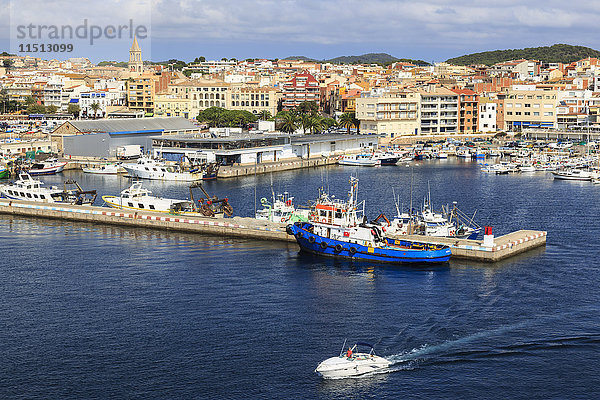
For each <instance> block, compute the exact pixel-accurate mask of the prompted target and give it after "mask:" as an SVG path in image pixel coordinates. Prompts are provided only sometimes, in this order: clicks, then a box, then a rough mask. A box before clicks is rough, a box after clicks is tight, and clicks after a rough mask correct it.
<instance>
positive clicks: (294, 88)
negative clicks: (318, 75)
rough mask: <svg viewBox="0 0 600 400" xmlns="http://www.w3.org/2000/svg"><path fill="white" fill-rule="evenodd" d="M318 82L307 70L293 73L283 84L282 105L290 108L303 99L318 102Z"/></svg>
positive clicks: (287, 108)
mask: <svg viewBox="0 0 600 400" xmlns="http://www.w3.org/2000/svg"><path fill="white" fill-rule="evenodd" d="M319 95H320V90H319V82H318V81H317V80H316V79H315V77H314V76H312V75H311V74H310V73H308V72H307V71H303V72H301V73H296V74H294V77H293V78H292V79H291V80H289V81H287V82H285V83H284V84H283V91H282V101H283V103H282V107H283V110H291V109H293V108H294V107H296V106H298V105H300V104H301V103H303V102H305V101H316V102H317V103H318V102H319Z"/></svg>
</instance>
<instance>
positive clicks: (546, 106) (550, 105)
mask: <svg viewBox="0 0 600 400" xmlns="http://www.w3.org/2000/svg"><path fill="white" fill-rule="evenodd" d="M544 108H554V107H553V106H552V104H544Z"/></svg>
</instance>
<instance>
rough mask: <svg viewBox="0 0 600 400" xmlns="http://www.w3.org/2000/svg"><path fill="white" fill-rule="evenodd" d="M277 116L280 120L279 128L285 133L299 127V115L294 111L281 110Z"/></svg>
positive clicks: (292, 131)
mask: <svg viewBox="0 0 600 400" xmlns="http://www.w3.org/2000/svg"><path fill="white" fill-rule="evenodd" d="M276 118H277V119H278V120H279V130H280V131H281V132H284V133H294V132H295V131H296V128H298V117H296V115H295V114H294V113H292V112H289V111H281V112H280V113H278V114H277V116H276Z"/></svg>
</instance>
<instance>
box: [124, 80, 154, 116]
mask: <svg viewBox="0 0 600 400" xmlns="http://www.w3.org/2000/svg"><path fill="white" fill-rule="evenodd" d="M127 105H128V107H129V108H130V109H131V110H133V111H143V112H144V114H146V115H152V114H153V113H154V80H153V79H152V78H151V77H148V76H141V77H138V78H133V79H131V80H129V81H127Z"/></svg>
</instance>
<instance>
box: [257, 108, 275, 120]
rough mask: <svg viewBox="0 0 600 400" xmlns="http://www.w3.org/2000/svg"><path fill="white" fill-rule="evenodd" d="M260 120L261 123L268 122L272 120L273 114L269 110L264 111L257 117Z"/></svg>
mask: <svg viewBox="0 0 600 400" xmlns="http://www.w3.org/2000/svg"><path fill="white" fill-rule="evenodd" d="M256 116H257V117H258V119H260V120H261V121H266V120H268V119H271V118H272V117H273V116H272V115H271V112H270V111H269V110H262V111H261V112H259V113H258V114H257V115H256Z"/></svg>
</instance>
